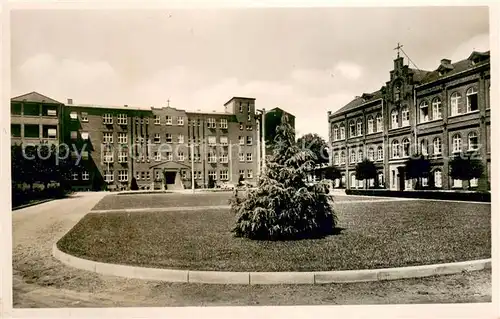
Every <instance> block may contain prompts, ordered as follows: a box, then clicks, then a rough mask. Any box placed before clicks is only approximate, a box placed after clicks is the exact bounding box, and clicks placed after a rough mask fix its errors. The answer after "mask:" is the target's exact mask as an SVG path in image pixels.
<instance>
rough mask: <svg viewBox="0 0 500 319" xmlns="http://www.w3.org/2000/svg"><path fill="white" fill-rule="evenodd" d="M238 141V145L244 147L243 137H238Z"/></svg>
mask: <svg viewBox="0 0 500 319" xmlns="http://www.w3.org/2000/svg"><path fill="white" fill-rule="evenodd" d="M238 140H239V142H240V145H245V137H244V136H238Z"/></svg>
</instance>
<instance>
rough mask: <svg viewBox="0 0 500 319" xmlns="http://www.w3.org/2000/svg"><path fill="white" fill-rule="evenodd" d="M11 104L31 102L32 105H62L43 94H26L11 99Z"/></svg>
mask: <svg viewBox="0 0 500 319" xmlns="http://www.w3.org/2000/svg"><path fill="white" fill-rule="evenodd" d="M10 100H11V101H12V102H33V103H48V104H63V103H61V102H59V101H56V100H54V99H51V98H50V97H47V96H45V95H43V94H40V93H38V92H35V91H33V92H30V93H27V94H23V95H20V96H16V97H13V98H12V99H10Z"/></svg>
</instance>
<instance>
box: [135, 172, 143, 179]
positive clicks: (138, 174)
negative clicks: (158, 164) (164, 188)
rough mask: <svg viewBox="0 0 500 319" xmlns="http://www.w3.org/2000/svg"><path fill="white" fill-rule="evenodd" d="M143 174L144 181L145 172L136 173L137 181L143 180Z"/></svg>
mask: <svg viewBox="0 0 500 319" xmlns="http://www.w3.org/2000/svg"><path fill="white" fill-rule="evenodd" d="M141 173H142V179H144V172H139V171H136V172H135V179H137V180H140V179H141Z"/></svg>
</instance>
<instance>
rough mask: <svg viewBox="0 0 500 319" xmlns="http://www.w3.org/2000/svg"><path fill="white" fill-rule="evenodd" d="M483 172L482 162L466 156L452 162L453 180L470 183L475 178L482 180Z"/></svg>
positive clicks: (451, 174) (459, 156)
mask: <svg viewBox="0 0 500 319" xmlns="http://www.w3.org/2000/svg"><path fill="white" fill-rule="evenodd" d="M483 170H484V167H483V163H482V162H481V161H480V160H478V159H473V158H471V157H467V156H465V155H464V154H462V155H457V156H455V157H454V158H453V159H452V160H451V161H450V176H451V177H452V178H453V179H460V180H462V181H469V182H470V180H471V179H473V178H480V177H481V176H482V174H483Z"/></svg>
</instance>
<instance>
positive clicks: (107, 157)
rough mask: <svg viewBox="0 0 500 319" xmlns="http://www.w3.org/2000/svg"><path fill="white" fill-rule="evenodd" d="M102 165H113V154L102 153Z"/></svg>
mask: <svg viewBox="0 0 500 319" xmlns="http://www.w3.org/2000/svg"><path fill="white" fill-rule="evenodd" d="M104 163H113V152H109V151H108V152H104Z"/></svg>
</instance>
